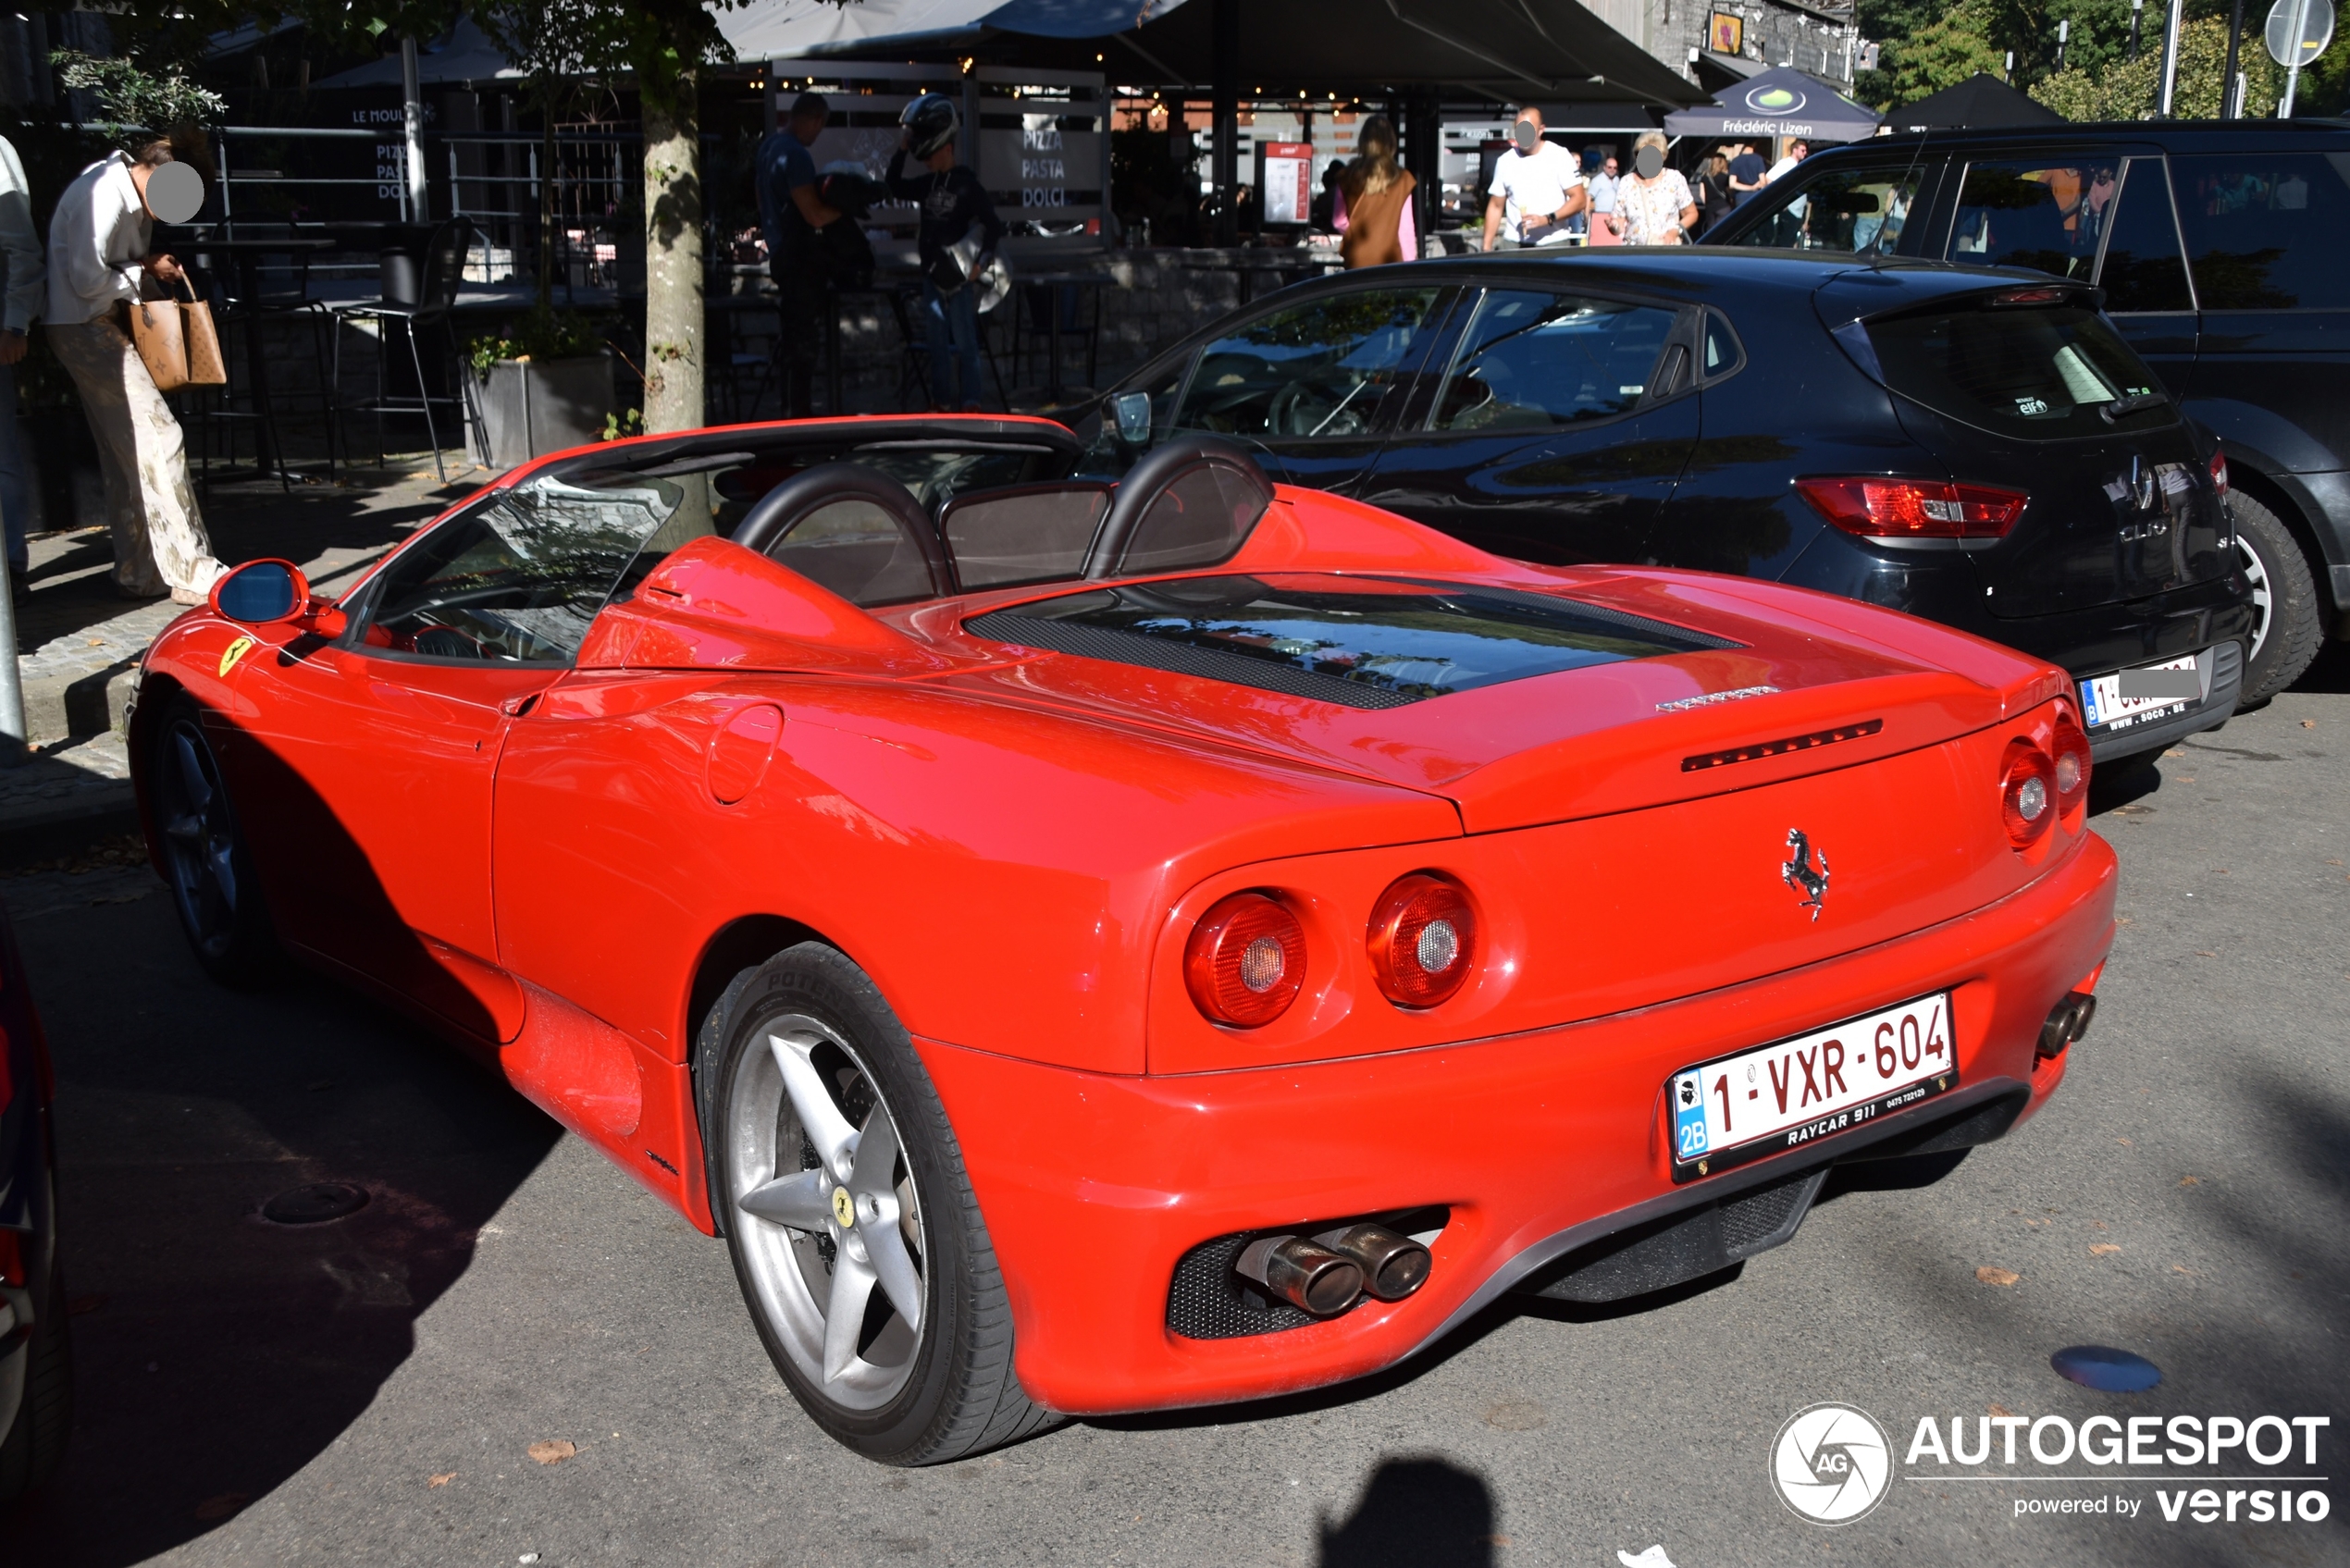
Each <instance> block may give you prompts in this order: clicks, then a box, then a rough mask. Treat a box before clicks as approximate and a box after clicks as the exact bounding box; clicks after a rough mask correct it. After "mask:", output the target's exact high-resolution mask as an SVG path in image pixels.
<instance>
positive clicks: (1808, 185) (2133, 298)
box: [1705, 120, 2350, 701]
mask: <svg viewBox="0 0 2350 1568" xmlns="http://www.w3.org/2000/svg"><path fill="white" fill-rule="evenodd" d="M1705 239H1706V243H1708V244H1710V245H1712V244H1720V245H1728V246H1736V247H1749V246H1771V247H1793V248H1799V249H1804V250H1810V251H1814V252H1819V251H1825V252H1833V253H1846V254H1852V253H1861V254H1870V255H1895V256H1914V257H1919V258H1923V259H1930V260H1946V261H1961V262H1982V263H1991V264H1997V265H2009V266H2028V267H2033V268H2035V269H2038V270H2040V271H2043V272H2047V273H2050V274H2052V275H2054V276H2057V277H2059V278H2070V279H2073V280H2075V281H2079V282H2086V283H2092V284H2095V285H2096V286H2097V287H2098V288H2099V289H2101V290H2103V291H2104V296H2105V308H2106V310H2107V312H2108V313H2109V315H2111V316H2112V318H2113V321H2114V324H2115V325H2116V326H2117V327H2119V328H2120V329H2121V335H2122V337H2123V338H2124V339H2126V340H2128V341H2129V343H2130V345H2131V346H2132V347H2133V348H2134V349H2136V350H2137V351H2138V354H2139V356H2140V357H2141V358H2143V359H2144V360H2145V361H2146V363H2147V364H2149V365H2151V366H2152V367H2153V369H2154V371H2155V374H2157V375H2158V376H2159V377H2161V378H2162V381H2163V384H2164V386H2165V387H2167V388H2168V389H2170V391H2171V394H2172V395H2173V396H2175V397H2177V398H2178V399H2179V400H2180V402H2181V406H2182V407H2183V409H2184V410H2185V411H2186V414H2187V415H2188V416H2189V417H2190V418H2192V419H2194V420H2195V421H2197V422H2198V423H2200V424H2201V425H2203V426H2205V427H2206V428H2208V430H2210V431H2211V432H2212V433H2213V434H2214V435H2216V436H2218V437H2219V438H2220V441H2221V443H2222V446H2223V449H2224V450H2225V451H2226V453H2227V458H2228V465H2229V473H2230V476H2231V478H2232V481H2233V487H2234V488H2233V489H2232V498H2231V499H2232V511H2233V512H2234V520H2235V526H2236V538H2237V549H2238V550H2239V551H2240V552H2241V554H2242V557H2243V562H2244V566H2245V572H2246V574H2248V575H2249V576H2250V577H2251V578H2252V580H2253V585H2254V591H2255V599H2256V603H2257V610H2258V612H2259V614H2258V619H2257V621H2256V623H2255V624H2254V627H2253V633H2252V638H2251V647H2250V657H2249V659H2248V661H2247V664H2246V669H2245V700H2246V701H2258V700H2259V699H2260V698H2265V697H2268V696H2270V695H2271V694H2273V693H2275V692H2277V691H2280V690H2282V689H2283V688H2284V687H2285V686H2287V685H2291V684H2292V683H2293V681H2294V678H2295V677H2296V676H2298V675H2299V674H2300V673H2301V672H2302V670H2303V669H2305V668H2306V667H2307V665H2308V663H2309V661H2311V660H2312V659H2314V658H2316V657H2317V653H2318V648H2319V642H2320V641H2321V639H2322V638H2323V637H2324V636H2326V634H2327V633H2329V632H2331V634H2332V635H2334V636H2350V126H2344V124H2343V123H2342V122H2340V121H2323V120H2233V121H2224V120H2204V121H2174V122H2169V123H2156V122H2150V121H2133V122H2130V123H2127V124H2121V125H2052V126H2034V127H2030V128H2028V129H2022V130H1985V131H1966V132H1961V133H1949V132H1936V133H1934V134H1932V135H1911V136H1889V137H1879V138H1877V139H1876V140H1874V141H1872V142H1860V143H1858V144H1856V145H1854V146H1850V147H1843V148H1837V149H1835V150H1833V151H1830V152H1826V153H1823V154H1820V155H1818V156H1816V157H1812V158H1808V159H1806V160H1805V161H1804V162H1803V164H1802V166H1801V167H1800V168H1799V169H1797V170H1796V171H1794V172H1793V173H1792V174H1790V175H1788V176H1787V178H1785V179H1781V180H1780V181H1779V182H1777V183H1776V184H1774V185H1772V186H1771V187H1769V188H1768V189H1767V190H1765V191H1763V192H1762V194H1761V195H1759V196H1757V197H1755V198H1754V199H1753V200H1752V201H1750V202H1749V203H1748V204H1746V205H1744V206H1742V207H1740V208H1738V210H1737V211H1736V212H1735V213H1733V214H1732V215H1731V216H1729V217H1728V218H1727V219H1726V220H1725V222H1724V223H1723V224H1722V225H1721V226H1720V227H1719V228H1715V229H1713V231H1711V232H1709V233H1708V234H1707V235H1706V237H1705Z"/></svg>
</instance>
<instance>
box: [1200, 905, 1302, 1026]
mask: <svg viewBox="0 0 2350 1568" xmlns="http://www.w3.org/2000/svg"><path fill="white" fill-rule="evenodd" d="M1183 983H1184V985H1185V986H1186V987H1187V988H1189V990H1190V991H1191V994H1192V1001H1193V1002H1194V1004H1196V1005H1197V1006H1198V1007H1199V1010H1200V1011H1201V1012H1203V1013H1205V1014H1206V1015H1207V1017H1209V1018H1210V1019H1214V1020H1215V1021H1217V1022H1218V1023H1228V1024H1232V1025H1234V1026H1236V1027H1238V1028H1241V1029H1255V1028H1256V1027H1257V1026H1259V1025H1260V1024H1268V1023H1271V1022H1272V1021H1273V1020H1274V1019H1277V1018H1280V1016H1281V1015H1282V1014H1283V1013H1285V1012H1287V1011H1289V1005H1290V1004H1291V1003H1292V1002H1294V1001H1296V1000H1297V994H1298V993H1299V992H1300V991H1301V990H1303V989H1304V988H1305V927H1304V926H1302V925H1300V924H1298V921H1297V917H1296V916H1295V915H1293V914H1292V913H1290V911H1289V910H1288V909H1287V908H1286V907H1283V906H1282V904H1281V903H1280V900H1278V899H1274V898H1268V897H1267V896H1266V895H1264V894H1261V893H1235V894H1233V895H1231V897H1230V898H1222V899H1218V901H1217V902H1216V903H1215V904H1214V905H1212V906H1210V907H1209V908H1208V911H1207V913H1206V914H1204V915H1202V916H1201V917H1200V918H1199V924H1197V925H1195V926H1194V927H1193V928H1192V937H1191V940H1190V941H1189V942H1187V943H1185V944H1184V945H1183Z"/></svg>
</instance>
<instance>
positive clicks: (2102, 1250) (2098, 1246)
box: [2089, 1241, 2121, 1258]
mask: <svg viewBox="0 0 2350 1568" xmlns="http://www.w3.org/2000/svg"><path fill="white" fill-rule="evenodd" d="M2120 1251H2121V1246H2120V1244H2119V1243H2117V1242H2113V1241H2097V1242H2095V1243H2093V1244H2092V1245H2091V1246H2090V1248H2089V1255H2090V1256H2091V1257H2093V1258H2101V1257H2105V1256H2107V1255H2108V1254H2109V1253H2118V1252H2120Z"/></svg>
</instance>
